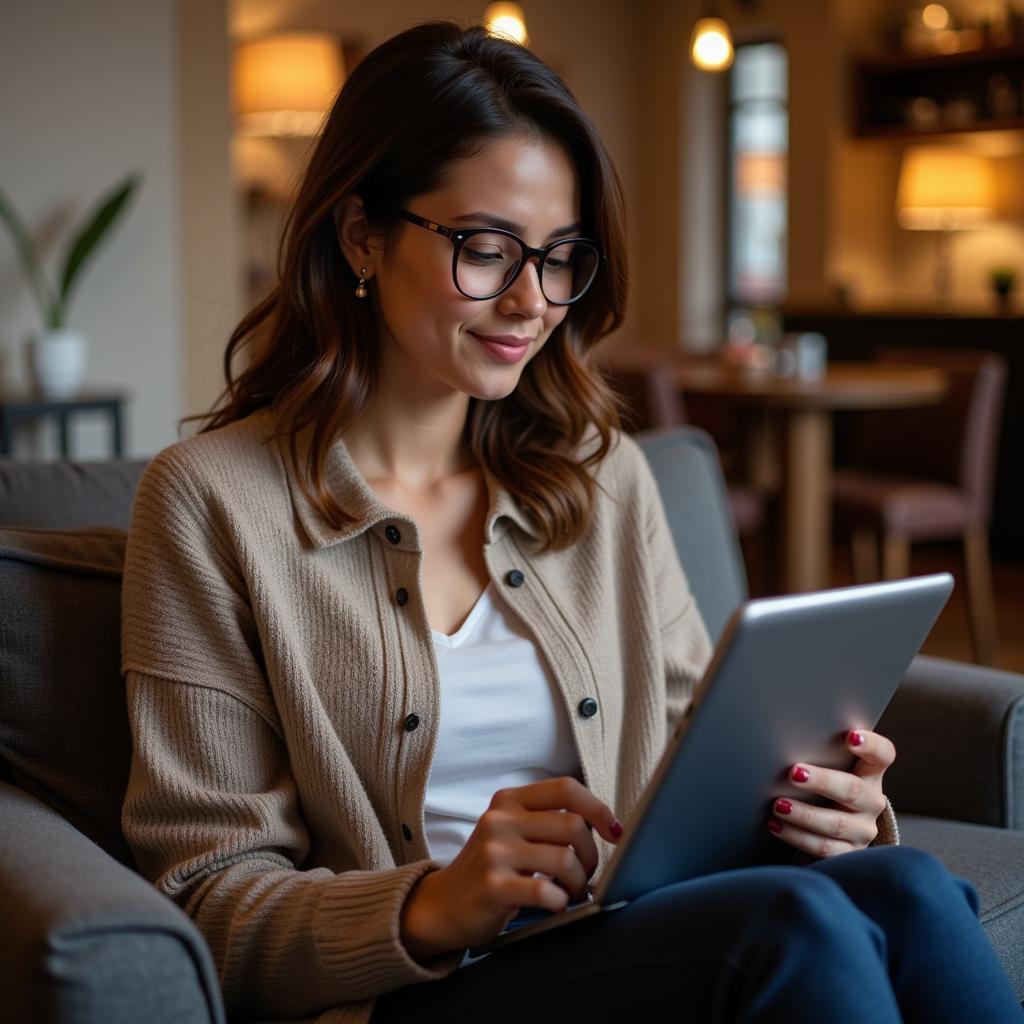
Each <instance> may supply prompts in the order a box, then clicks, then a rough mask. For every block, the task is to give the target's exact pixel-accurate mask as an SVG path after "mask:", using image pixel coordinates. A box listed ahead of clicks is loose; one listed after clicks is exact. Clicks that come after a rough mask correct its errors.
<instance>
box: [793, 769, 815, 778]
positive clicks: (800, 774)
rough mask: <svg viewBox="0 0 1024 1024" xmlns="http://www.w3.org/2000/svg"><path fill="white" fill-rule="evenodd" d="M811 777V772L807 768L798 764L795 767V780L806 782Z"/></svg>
mask: <svg viewBox="0 0 1024 1024" xmlns="http://www.w3.org/2000/svg"><path fill="white" fill-rule="evenodd" d="M810 777H811V773H810V772H809V771H808V770H807V769H806V768H800V767H799V766H798V767H796V768H794V769H793V781H794V782H806V781H807V780H808V779H809V778H810Z"/></svg>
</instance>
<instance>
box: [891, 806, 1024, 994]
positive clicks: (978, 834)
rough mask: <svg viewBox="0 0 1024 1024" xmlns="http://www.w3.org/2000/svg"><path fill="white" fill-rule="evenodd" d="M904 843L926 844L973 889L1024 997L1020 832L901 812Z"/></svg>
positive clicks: (983, 918)
mask: <svg viewBox="0 0 1024 1024" xmlns="http://www.w3.org/2000/svg"><path fill="white" fill-rule="evenodd" d="M899 820H900V834H901V838H902V841H903V843H904V844H905V845H907V846H916V847H918V849H921V850H927V851H928V853H930V854H932V856H934V857H937V858H938V859H939V860H941V861H942V863H943V864H945V865H946V867H947V868H948V869H949V870H950V871H952V872H953V874H954V875H959V876H960V877H961V878H966V879H967V880H968V881H969V882H971V883H972V884H973V885H974V888H975V889H977V890H978V898H979V900H980V903H981V908H980V910H979V914H978V916H979V918H980V919H981V923H982V925H983V926H984V928H985V932H986V933H987V935H988V937H989V941H990V942H991V943H992V946H993V947H994V948H995V951H996V953H997V954H998V955H999V959H1000V960H1001V961H1002V963H1003V967H1005V968H1006V973H1007V974H1008V975H1009V976H1010V981H1011V982H1012V983H1013V987H1014V988H1015V989H1016V991H1017V998H1018V999H1021V1000H1024V944H1022V942H1021V937H1022V936H1024V871H1022V870H1021V865H1024V832H1016V831H1014V830H1012V829H1005V828H989V827H986V826H983V825H967V824H964V823H963V822H958V821H945V820H942V819H940V818H925V817H922V816H919V815H916V814H901V815H900V816H899Z"/></svg>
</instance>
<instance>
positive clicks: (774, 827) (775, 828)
mask: <svg viewBox="0 0 1024 1024" xmlns="http://www.w3.org/2000/svg"><path fill="white" fill-rule="evenodd" d="M768 831H769V832H774V833H775V834H776V835H778V834H779V833H780V832H781V831H782V825H781V824H780V823H779V822H777V821H776V820H775V819H774V818H769V819H768Z"/></svg>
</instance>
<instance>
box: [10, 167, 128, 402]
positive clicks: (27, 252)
mask: <svg viewBox="0 0 1024 1024" xmlns="http://www.w3.org/2000/svg"><path fill="white" fill-rule="evenodd" d="M139 181H140V176H139V175H137V174H130V175H128V177H127V178H125V179H124V181H122V182H121V183H120V184H118V185H117V186H116V187H115V188H114V189H112V190H111V191H110V192H109V193H108V194H107V195H105V196H103V197H101V198H100V200H99V201H98V202H97V204H96V208H95V210H94V211H93V213H92V215H91V216H90V217H89V219H88V220H87V221H86V222H85V224H84V226H83V227H82V228H81V229H80V230H79V232H78V234H77V235H76V236H75V237H74V239H73V240H72V243H71V245H70V246H69V248H68V251H67V254H66V255H65V258H64V266H63V269H62V271H61V275H60V286H59V287H58V288H53V287H52V286H51V284H50V282H49V281H48V280H47V277H46V274H45V273H44V272H43V265H42V261H41V260H40V258H39V254H38V253H37V252H36V250H35V247H34V246H33V244H32V240H31V238H30V236H29V233H28V231H27V230H26V228H25V225H24V223H23V222H22V220H21V218H20V217H19V216H18V214H17V212H16V211H15V209H14V206H13V204H12V203H11V202H10V200H9V199H8V198H7V196H6V195H5V194H4V192H3V190H2V189H0V220H2V221H3V222H4V224H6V225H7V230H8V231H10V233H11V237H12V239H13V241H14V247H15V249H17V251H18V256H19V258H20V259H21V266H22V269H23V270H24V271H25V276H26V277H27V278H28V280H29V284H30V285H31V287H32V294H33V295H34V296H35V300H36V303H37V305H38V306H39V313H40V316H41V319H42V324H43V329H42V332H41V334H40V336H39V337H38V338H37V339H36V340H35V341H33V342H31V343H30V345H29V368H30V372H31V375H32V378H33V381H32V383H33V387H34V389H35V390H36V391H38V392H39V393H40V394H41V395H43V396H44V397H46V398H67V397H69V396H70V395H73V394H74V393H75V392H76V391H77V390H78V388H79V386H80V385H81V383H82V378H83V376H84V374H85V362H86V347H87V346H86V339H85V336H84V335H83V334H82V333H81V332H79V331H75V330H72V329H70V328H69V327H68V326H67V315H68V305H69V302H70V299H71V294H72V290H73V288H74V286H75V285H76V283H77V282H78V278H79V276H80V275H81V273H82V270H83V268H84V267H85V265H86V263H88V261H89V259H90V258H91V256H92V254H93V253H94V252H95V251H96V248H97V246H98V245H99V243H100V240H101V239H102V238H104V237H105V236H106V235H107V234H108V232H109V231H110V228H111V227H112V225H113V224H114V222H115V221H116V220H117V219H118V218H119V216H120V215H121V212H122V211H123V210H124V208H125V205H126V204H127V202H128V200H129V199H130V198H131V195H132V193H133V192H134V191H135V189H136V188H137V187H138V184H139Z"/></svg>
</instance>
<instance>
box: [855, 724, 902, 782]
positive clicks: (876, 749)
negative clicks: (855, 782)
mask: <svg viewBox="0 0 1024 1024" xmlns="http://www.w3.org/2000/svg"><path fill="white" fill-rule="evenodd" d="M846 747H847V749H848V750H849V751H850V752H851V753H853V754H856V755H857V758H858V762H857V764H856V766H855V767H854V769H853V770H854V772H855V773H856V774H857V775H860V776H862V777H867V776H878V777H881V776H882V775H884V774H885V770H886V768H888V767H889V765H891V764H892V763H893V761H895V760H896V747H895V746H894V745H893V742H892V740H890V739H889V738H888V737H887V736H882V735H881V734H880V733H877V732H871V731H870V730H868V729H852V730H851V731H850V732H848V733H847V734H846Z"/></svg>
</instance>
